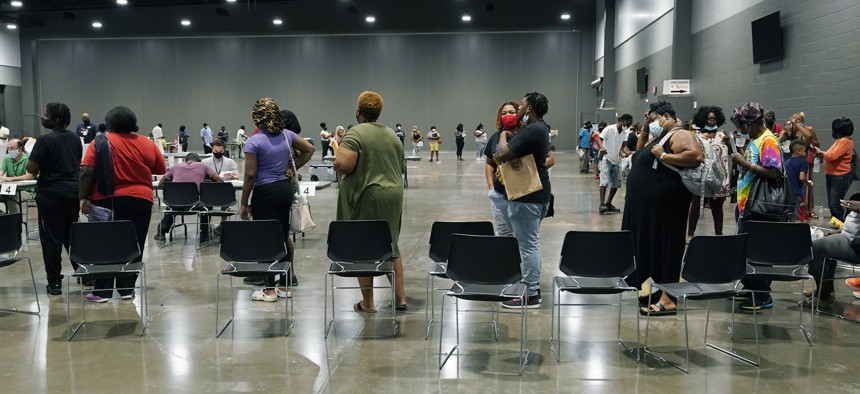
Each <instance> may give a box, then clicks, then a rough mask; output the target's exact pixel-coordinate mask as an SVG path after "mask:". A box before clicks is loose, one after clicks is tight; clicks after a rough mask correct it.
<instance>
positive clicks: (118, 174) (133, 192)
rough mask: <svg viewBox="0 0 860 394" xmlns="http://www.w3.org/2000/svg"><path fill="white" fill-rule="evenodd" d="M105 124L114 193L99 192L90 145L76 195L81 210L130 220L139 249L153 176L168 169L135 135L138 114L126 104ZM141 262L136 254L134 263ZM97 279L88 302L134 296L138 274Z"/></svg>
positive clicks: (109, 115)
mask: <svg viewBox="0 0 860 394" xmlns="http://www.w3.org/2000/svg"><path fill="white" fill-rule="evenodd" d="M105 123H107V124H108V128H109V130H110V132H109V133H107V134H105V137H107V140H108V142H109V143H110V158H111V161H112V162H113V184H114V190H113V193H109V192H107V191H105V190H102V192H105V193H106V195H105V194H102V193H101V192H100V191H99V185H98V182H97V181H96V145H97V144H95V143H93V144H90V146H89V148H88V149H87V153H86V154H85V155H84V158H83V160H82V161H81V179H80V182H79V183H78V196H79V197H80V200H81V212H83V214H84V215H86V214H89V212H90V205H91V204H95V205H97V206H100V207H104V208H108V209H112V210H113V212H114V214H113V219H114V220H130V221H131V222H132V223H134V226H135V228H136V230H137V242H138V245H139V246H140V251H141V253H143V247H144V244H145V243H146V233H147V231H148V230H149V220H150V218H151V216H152V175H153V174H156V175H163V174H164V173H165V172H167V167H166V166H165V164H164V156H162V154H161V152H160V151H159V150H158V147H156V146H155V144H153V143H152V141H151V140H149V138H146V137H143V136H140V135H138V134H136V132H137V131H138V127H137V116H135V114H134V112H132V111H131V110H130V109H128V108H126V107H122V106H120V107H116V108H114V109H112V110H110V111H108V113H107V115H105ZM138 261H141V257H138V258H137V259H136V260H135V262H138ZM115 280H116V286H114V279H113V278H111V279H99V280H96V285H95V290H94V291H93V292H92V293H91V294H87V296H86V299H87V301H90V302H107V300H108V299H109V298H110V297H111V296H112V291H111V290H100V289H110V288H118V289H121V290H117V291H118V292H119V294H120V297H121V298H122V299H123V300H131V299H134V289H132V288H133V287H134V284H135V282H136V281H137V276H129V277H122V278H116V279H115Z"/></svg>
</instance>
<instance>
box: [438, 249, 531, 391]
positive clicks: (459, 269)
mask: <svg viewBox="0 0 860 394" xmlns="http://www.w3.org/2000/svg"><path fill="white" fill-rule="evenodd" d="M520 262H521V260H520V248H519V245H518V244H517V239H516V238H514V237H497V236H487V235H463V234H454V235H451V238H450V244H449V246H448V267H447V268H448V269H447V271H446V272H447V274H448V277H449V278H451V280H453V281H454V285H453V286H452V287H451V289H450V290H449V291H448V292H446V293H445V295H446V296H448V297H454V300H455V304H454V305H455V314H454V319H455V320H454V321H455V323H454V324H455V326H454V327H455V332H456V337H457V342H456V344H455V345H454V347H453V348H451V350H450V351H449V352H447V353H442V334H443V332H444V331H445V330H444V324H443V323H444V321H445V303H444V302H442V308H441V313H440V315H439V358H440V361H439V369H440V370H441V369H442V367H444V366H445V363H446V362H448V359H449V358H450V357H451V355H452V354H453V353H454V351H455V350H457V349H458V348H459V347H460V312H484V313H487V312H489V313H493V314H499V313H508V314H518V315H520V358H519V365H518V368H517V369H518V373H519V374H520V375H522V373H523V370H524V369H525V367H526V363H527V362H528V355H529V351H528V349H526V338H527V332H528V327H527V325H526V316H527V310H526V286H525V284H524V283H522V282H521V280H522V278H523V274H522V270H521V269H520ZM461 299H462V300H468V301H480V302H492V303H494V304H495V305H494V306H497V305H498V303H499V302H504V301H510V300H519V302H520V309H519V311H517V312H500V311H499V310H498V309H494V310H460V306H459V300H461Z"/></svg>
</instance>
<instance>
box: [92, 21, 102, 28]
mask: <svg viewBox="0 0 860 394" xmlns="http://www.w3.org/2000/svg"><path fill="white" fill-rule="evenodd" d="M93 27H95V28H96V29H101V28H102V23H101V22H99V21H95V22H93Z"/></svg>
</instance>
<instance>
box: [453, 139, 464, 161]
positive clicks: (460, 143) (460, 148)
mask: <svg viewBox="0 0 860 394" xmlns="http://www.w3.org/2000/svg"><path fill="white" fill-rule="evenodd" d="M455 141H456V142H457V158H458V159H461V158H463V146H464V145H465V144H466V138H462V137H461V138H457V139H456V140H455Z"/></svg>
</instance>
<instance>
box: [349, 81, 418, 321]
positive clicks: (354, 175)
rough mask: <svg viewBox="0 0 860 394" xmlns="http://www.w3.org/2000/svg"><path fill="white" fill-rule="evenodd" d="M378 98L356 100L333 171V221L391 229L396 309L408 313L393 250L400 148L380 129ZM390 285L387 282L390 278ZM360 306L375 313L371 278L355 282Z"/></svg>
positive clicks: (400, 263)
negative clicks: (336, 178) (376, 223)
mask: <svg viewBox="0 0 860 394" xmlns="http://www.w3.org/2000/svg"><path fill="white" fill-rule="evenodd" d="M382 105H383V102H382V96H380V95H379V94H378V93H375V92H363V93H361V95H359V96H358V110H357V111H356V115H355V117H356V120H358V125H356V126H354V127H352V128H350V129H349V131H347V133H346V135H345V136H344V137H343V140H341V142H340V147H339V148H338V154H337V157H336V158H335V161H334V169H335V171H337V172H338V173H340V174H342V176H343V179H342V180H341V183H340V190H339V191H338V196H337V220H386V221H388V225H389V228H390V229H391V248H392V251H393V254H392V262H393V263H394V273H395V283H394V291H395V302H396V305H395V307H396V308H397V310H405V309H406V292H405V291H404V290H403V259H402V258H401V257H400V249H399V248H398V247H397V239H398V238H399V236H400V217H401V214H402V210H403V171H404V166H405V162H404V160H403V145H401V144H400V139H399V138H397V135H396V134H395V133H394V131H393V130H391V129H390V128H388V126H386V125H384V124H382V123H378V122H377V119H378V118H379V114H380V113H381V112H382ZM389 279H390V278H389ZM358 283H359V285H360V286H361V287H363V289H361V297H362V300H361V301H360V302H359V303H357V304H355V308H354V309H355V310H356V311H357V312H370V313H372V312H376V307H375V304H374V301H373V289H371V288H369V287H371V286H373V278H372V277H361V278H358Z"/></svg>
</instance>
